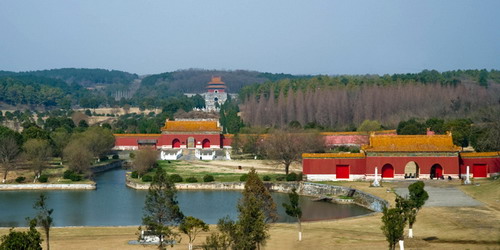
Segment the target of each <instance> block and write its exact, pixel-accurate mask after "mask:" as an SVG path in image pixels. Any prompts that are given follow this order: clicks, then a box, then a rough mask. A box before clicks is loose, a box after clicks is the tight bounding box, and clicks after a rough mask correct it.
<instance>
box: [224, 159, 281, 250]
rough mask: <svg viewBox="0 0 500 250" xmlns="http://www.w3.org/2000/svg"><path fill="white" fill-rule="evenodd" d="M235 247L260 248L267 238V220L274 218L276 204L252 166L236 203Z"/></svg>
mask: <svg viewBox="0 0 500 250" xmlns="http://www.w3.org/2000/svg"><path fill="white" fill-rule="evenodd" d="M238 211H239V216H238V219H239V220H238V222H237V223H236V230H237V233H236V236H237V239H235V240H234V242H235V246H234V248H235V249H260V246H261V245H264V244H265V242H266V240H267V239H268V238H269V232H268V231H269V225H268V224H267V222H268V221H271V220H275V219H276V205H275V204H274V201H273V199H272V197H271V195H270V193H269V190H268V189H267V188H266V187H265V186H264V183H263V182H262V181H261V180H260V179H259V176H258V175H257V172H256V171H255V169H253V168H252V170H250V172H249V173H248V179H247V181H246V182H245V190H244V191H243V197H242V198H241V200H240V201H239V203H238Z"/></svg>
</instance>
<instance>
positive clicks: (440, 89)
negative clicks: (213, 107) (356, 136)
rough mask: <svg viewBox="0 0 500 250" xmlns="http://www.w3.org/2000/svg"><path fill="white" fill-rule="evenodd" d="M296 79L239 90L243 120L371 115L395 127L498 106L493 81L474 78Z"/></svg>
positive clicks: (338, 119)
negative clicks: (355, 82) (443, 81)
mask: <svg viewBox="0 0 500 250" xmlns="http://www.w3.org/2000/svg"><path fill="white" fill-rule="evenodd" d="M296 82H299V80H296V81H294V82H285V81H284V82H278V83H275V84H273V85H271V89H269V90H268V91H266V92H251V93H249V95H247V96H243V98H244V101H243V104H242V105H241V107H240V108H241V111H242V114H241V116H242V118H243V121H244V122H245V123H246V124H248V125H250V126H272V127H281V128H283V127H286V126H287V125H288V124H290V123H291V122H298V123H299V124H300V125H301V126H305V125H307V124H309V123H316V124H319V125H321V126H323V127H327V128H332V129H349V128H352V127H357V126H359V125H360V124H361V123H362V122H363V121H364V120H377V121H379V122H381V123H382V124H384V125H386V126H389V127H395V126H396V125H397V124H398V123H399V121H401V120H406V119H409V118H412V117H420V118H424V119H426V118H430V117H443V118H463V117H471V116H472V114H473V113H475V112H476V113H477V112H479V111H480V110H481V109H486V108H491V107H498V106H500V103H499V102H498V99H499V97H500V85H499V84H494V85H491V86H490V87H489V88H488V89H486V88H483V87H481V86H479V85H476V84H459V85H456V86H454V85H440V84H421V83H411V84H410V83H398V84H391V85H387V86H384V85H362V86H351V85H347V86H344V85H335V86H328V85H324V84H317V83H315V82H314V81H313V80H311V79H309V80H302V82H305V83H303V84H307V87H306V88H298V89H297V90H295V89H294V86H295V85H294V84H296ZM308 83H309V84H308ZM312 86H317V87H316V88H312Z"/></svg>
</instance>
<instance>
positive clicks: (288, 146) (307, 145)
mask: <svg viewBox="0 0 500 250" xmlns="http://www.w3.org/2000/svg"><path fill="white" fill-rule="evenodd" d="M323 147H324V142H323V138H322V137H321V136H319V134H318V133H293V132H291V131H283V130H277V131H275V132H273V133H271V134H270V135H269V136H268V137H267V138H266V139H265V140H264V142H263V143H262V144H261V148H262V152H263V153H264V155H265V156H266V157H267V159H269V160H272V161H275V162H276V163H278V164H282V165H283V166H284V167H285V173H286V174H288V172H289V168H290V165H291V164H292V163H293V162H298V161H300V160H301V159H302V153H307V152H315V151H320V150H321V149H322V148H323Z"/></svg>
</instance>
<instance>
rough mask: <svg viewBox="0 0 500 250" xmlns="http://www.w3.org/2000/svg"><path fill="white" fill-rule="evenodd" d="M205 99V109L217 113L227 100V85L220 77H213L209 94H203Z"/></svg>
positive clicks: (209, 85)
mask: <svg viewBox="0 0 500 250" xmlns="http://www.w3.org/2000/svg"><path fill="white" fill-rule="evenodd" d="M203 97H204V98H205V109H206V110H207V111H217V108H218V106H219V105H222V104H224V102H225V101H226V100H227V93H226V85H225V84H224V82H223V81H222V80H221V77H220V76H212V80H211V81H210V82H209V83H208V85H207V92H206V93H204V94H203Z"/></svg>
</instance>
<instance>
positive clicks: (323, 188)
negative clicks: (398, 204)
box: [125, 178, 389, 212]
mask: <svg viewBox="0 0 500 250" xmlns="http://www.w3.org/2000/svg"><path fill="white" fill-rule="evenodd" d="M125 185H126V186H127V187H129V188H132V189H136V190H147V189H148V188H149V184H138V183H134V182H132V181H130V180H129V179H128V178H127V179H126V180H125ZM264 185H266V187H268V188H269V190H270V191H273V192H280V193H289V192H291V190H292V189H293V188H296V189H297V192H298V193H299V194H300V195H303V196H310V197H316V198H318V199H328V200H330V202H333V203H337V204H356V205H358V206H362V207H365V208H367V209H370V210H372V211H373V212H381V211H382V209H383V207H388V206H389V202H388V201H386V200H384V199H382V198H380V197H378V196H375V195H372V194H369V193H366V192H363V191H361V190H359V189H354V188H350V187H344V186H333V185H329V184H320V183H311V182H283V183H264ZM175 187H176V188H177V190H243V189H244V188H245V183H244V182H207V183H175ZM349 193H352V195H351V197H352V199H348V200H342V199H338V198H336V197H338V196H341V195H344V196H347V195H349Z"/></svg>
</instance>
